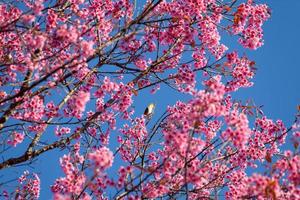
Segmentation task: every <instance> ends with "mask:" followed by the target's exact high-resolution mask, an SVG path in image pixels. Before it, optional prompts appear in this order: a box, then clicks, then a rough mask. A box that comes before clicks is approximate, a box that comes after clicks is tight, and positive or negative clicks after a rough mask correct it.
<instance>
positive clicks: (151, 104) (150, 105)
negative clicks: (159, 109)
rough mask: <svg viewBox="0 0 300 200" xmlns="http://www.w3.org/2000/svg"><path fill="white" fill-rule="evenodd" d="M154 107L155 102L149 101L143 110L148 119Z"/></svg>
mask: <svg viewBox="0 0 300 200" xmlns="http://www.w3.org/2000/svg"><path fill="white" fill-rule="evenodd" d="M154 109H155V104H154V103H150V104H149V105H148V106H147V108H146V109H145V111H144V115H145V116H146V117H147V118H148V119H150V118H151V117H152V115H153V113H154Z"/></svg>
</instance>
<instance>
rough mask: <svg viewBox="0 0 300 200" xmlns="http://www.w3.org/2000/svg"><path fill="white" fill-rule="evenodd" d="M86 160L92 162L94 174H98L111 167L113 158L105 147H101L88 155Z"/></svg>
mask: <svg viewBox="0 0 300 200" xmlns="http://www.w3.org/2000/svg"><path fill="white" fill-rule="evenodd" d="M88 159H90V160H92V161H93V162H94V165H95V166H94V168H95V172H100V171H103V170H105V169H107V168H109V167H111V166H112V163H113V159H114V157H113V153H112V152H111V151H110V150H109V149H108V148H107V147H101V148H99V149H96V150H95V151H93V152H91V153H89V154H88Z"/></svg>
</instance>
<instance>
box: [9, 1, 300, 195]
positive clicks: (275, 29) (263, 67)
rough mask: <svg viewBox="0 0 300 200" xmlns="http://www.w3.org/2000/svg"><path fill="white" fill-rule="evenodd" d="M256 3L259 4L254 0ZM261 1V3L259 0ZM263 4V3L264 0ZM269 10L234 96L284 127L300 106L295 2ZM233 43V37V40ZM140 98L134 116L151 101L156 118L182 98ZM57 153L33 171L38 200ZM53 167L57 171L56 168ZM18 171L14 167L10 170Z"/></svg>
mask: <svg viewBox="0 0 300 200" xmlns="http://www.w3.org/2000/svg"><path fill="white" fill-rule="evenodd" d="M257 2H258V1H257ZM260 2H262V1H260ZM263 2H266V1H263ZM267 3H268V5H269V6H270V8H271V9H272V16H271V18H270V19H269V20H268V21H267V22H266V23H265V25H264V27H263V29H264V40H265V45H264V46H263V47H261V48H259V49H258V50H256V51H248V50H245V49H242V51H241V52H240V53H239V54H242V53H246V54H247V55H248V56H249V57H250V59H252V60H255V62H256V64H257V68H258V71H257V74H256V76H255V78H254V80H253V81H254V83H255V84H254V86H253V87H252V88H247V89H241V90H240V91H239V92H238V93H237V94H236V95H235V97H236V98H240V99H249V98H251V99H253V100H254V101H255V103H256V104H257V105H264V107H263V111H264V113H265V114H266V115H267V116H268V117H269V118H272V119H274V120H276V119H282V120H283V121H284V122H286V123H287V125H290V123H291V122H292V121H293V119H294V115H295V113H296V107H297V105H298V104H300V81H299V80H300V77H299V76H300V54H299V53H300V51H299V47H300V39H299V37H300V21H299V14H298V13H299V9H300V1H298V0H289V1H282V0H271V1H268V2H267ZM230 41H233V40H231V39H230V38H227V39H224V41H222V42H224V43H225V45H227V46H228V47H230V50H233V49H234V48H236V47H237V48H239V49H241V48H240V45H239V44H238V43H237V42H235V43H232V42H230ZM234 41H236V38H235V39H234ZM140 95H143V98H137V99H136V100H135V106H136V115H140V114H142V112H143V110H144V108H145V106H146V105H147V104H148V103H150V102H155V103H156V104H157V109H156V113H155V114H156V116H159V115H160V114H162V113H163V112H164V111H165V109H166V106H167V105H173V104H174V103H175V102H176V101H177V100H178V99H179V98H181V99H183V98H182V95H180V94H178V93H176V92H174V91H171V90H170V89H169V88H167V87H164V86H162V87H161V90H159V91H158V92H157V93H156V94H155V95H149V91H142V92H141V94H140ZM59 154H62V152H59V151H53V152H50V153H47V154H46V155H43V156H41V160H39V161H38V162H37V163H36V165H35V166H37V167H36V168H35V169H29V170H30V171H31V172H34V171H39V172H41V176H40V177H41V181H42V190H41V199H51V196H52V195H51V192H50V189H49V185H51V184H53V183H54V180H55V178H57V177H58V176H60V175H61V170H60V168H57V166H58V162H59V160H58V158H59V157H58V155H59ZM55 166H56V168H55ZM14 170H15V171H17V168H15V169H13V170H12V171H14Z"/></svg>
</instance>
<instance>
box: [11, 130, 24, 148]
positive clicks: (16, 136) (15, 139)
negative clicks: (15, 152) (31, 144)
mask: <svg viewBox="0 0 300 200" xmlns="http://www.w3.org/2000/svg"><path fill="white" fill-rule="evenodd" d="M11 137H12V139H10V140H8V141H7V144H9V145H11V146H14V147H16V146H17V144H20V143H22V142H23V140H24V138H25V134H24V133H18V132H16V131H14V132H13V133H12V135H11Z"/></svg>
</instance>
